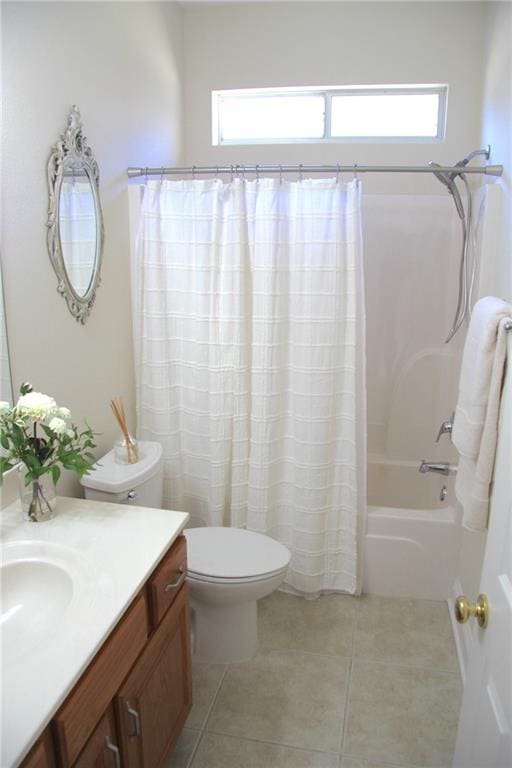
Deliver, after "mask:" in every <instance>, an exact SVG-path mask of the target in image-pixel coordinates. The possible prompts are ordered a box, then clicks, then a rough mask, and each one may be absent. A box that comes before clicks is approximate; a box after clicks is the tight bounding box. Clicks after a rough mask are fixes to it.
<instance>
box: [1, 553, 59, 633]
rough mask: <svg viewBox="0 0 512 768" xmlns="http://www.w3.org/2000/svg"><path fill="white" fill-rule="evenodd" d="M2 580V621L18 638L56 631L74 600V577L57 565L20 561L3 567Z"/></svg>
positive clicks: (35, 561)
mask: <svg viewBox="0 0 512 768" xmlns="http://www.w3.org/2000/svg"><path fill="white" fill-rule="evenodd" d="M0 578H1V603H2V613H1V618H0V621H1V623H2V625H4V626H5V629H4V633H5V632H7V633H10V632H14V633H16V634H17V635H18V637H19V635H20V634H26V633H27V632H28V633H29V634H33V633H34V632H35V631H37V630H44V629H46V628H51V627H53V626H54V624H55V621H58V619H59V617H60V616H62V614H63V612H64V611H65V609H66V607H67V606H68V605H69V604H70V602H71V599H72V597H73V580H72V578H71V576H70V575H69V573H67V572H66V571H65V570H64V568H62V567H60V566H58V565H54V564H53V563H48V562H44V561H37V560H16V561H14V562H11V563H7V564H6V565H2V568H1V571H0ZM6 639H7V637H6V635H5V634H4V640H6Z"/></svg>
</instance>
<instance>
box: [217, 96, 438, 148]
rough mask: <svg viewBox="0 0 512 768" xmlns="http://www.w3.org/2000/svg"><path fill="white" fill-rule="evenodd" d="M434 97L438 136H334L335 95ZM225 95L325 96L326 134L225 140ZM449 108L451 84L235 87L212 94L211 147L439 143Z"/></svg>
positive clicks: (252, 97)
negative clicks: (436, 98) (223, 99)
mask: <svg viewBox="0 0 512 768" xmlns="http://www.w3.org/2000/svg"><path fill="white" fill-rule="evenodd" d="M429 94H430V95H431V94H435V95H437V96H438V98H439V102H438V113H437V134H436V135H435V136H425V135H421V134H420V135H415V136H332V135H331V105H332V99H333V97H334V96H360V95H361V96H363V95H364V96H371V95H379V96H386V95H390V96H401V95H410V96H422V95H429ZM223 96H231V97H232V96H238V97H239V98H241V99H243V98H250V99H254V98H258V97H261V98H269V97H272V96H281V97H282V96H291V97H294V96H322V97H323V99H324V134H323V136H322V137H318V138H277V137H270V138H265V139H261V138H248V139H224V138H223V137H222V125H221V103H222V98H223ZM447 106H448V85H447V84H446V83H436V84H416V85H368V86H365V85H350V86H314V87H308V86H304V87H302V86H301V87H286V88H240V89H238V88H234V89H224V90H216V91H212V112H211V115H212V145H213V146H244V145H251V144H350V143H363V144H368V143H373V144H375V143H378V144H389V143H391V144H398V143H401V144H402V143H404V144H408V143H427V144H428V143H437V142H441V141H443V140H444V138H445V136H446V117H447Z"/></svg>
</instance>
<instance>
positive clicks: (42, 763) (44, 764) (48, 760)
mask: <svg viewBox="0 0 512 768" xmlns="http://www.w3.org/2000/svg"><path fill="white" fill-rule="evenodd" d="M22 768H55V755H54V749H53V740H52V734H51V732H50V729H49V728H47V729H46V730H45V731H43V735H42V736H40V738H39V739H38V740H37V741H36V743H35V744H34V746H33V747H32V749H31V750H30V752H29V753H28V755H27V757H26V758H25V760H24V761H23V763H22Z"/></svg>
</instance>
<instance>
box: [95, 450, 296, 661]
mask: <svg viewBox="0 0 512 768" xmlns="http://www.w3.org/2000/svg"><path fill="white" fill-rule="evenodd" d="M138 446H139V457H140V458H139V461H138V462H137V463H136V464H117V463H116V462H115V461H114V451H113V450H111V451H109V452H108V453H107V454H106V455H105V456H103V458H101V459H100V460H99V461H98V462H97V463H96V464H95V465H94V468H93V471H92V472H91V473H90V474H89V475H85V476H84V477H83V478H82V481H81V482H82V485H83V487H84V491H85V498H86V499H93V500H96V501H109V502H113V503H115V504H130V503H132V504H136V505H140V506H146V507H160V506H161V504H162V447H161V445H160V443H154V442H149V441H141V442H139V443H138ZM184 534H185V536H186V539H187V560H188V575H187V581H188V583H189V587H190V613H191V632H192V649H193V655H194V659H195V660H197V661H204V662H210V663H220V664H227V663H230V662H237V661H248V660H249V659H251V658H252V657H253V656H254V654H255V653H256V649H257V643H258V628H257V601H258V600H260V599H261V598H262V597H266V596H267V595H269V594H270V593H271V592H274V591H275V590H276V589H277V588H278V587H279V586H280V585H281V584H282V583H283V581H284V578H285V575H286V571H287V568H288V565H289V563H290V551H289V550H288V549H287V547H285V546H284V545H283V544H280V543H279V542H277V541H275V540H274V539H271V538H270V537H269V536H265V535H263V534H261V533H254V532H252V531H247V530H245V529H241V528H223V527H204V528H189V529H186V530H185V531H184Z"/></svg>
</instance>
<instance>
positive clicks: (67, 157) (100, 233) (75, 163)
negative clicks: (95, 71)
mask: <svg viewBox="0 0 512 768" xmlns="http://www.w3.org/2000/svg"><path fill="white" fill-rule="evenodd" d="M65 176H67V177H72V178H73V182H74V180H75V176H81V177H84V176H85V177H86V180H87V181H88V183H89V186H90V192H91V194H92V200H93V203H94V211H93V219H94V228H95V229H94V234H93V241H94V242H93V246H92V247H93V249H94V252H93V253H92V264H91V265H90V266H89V269H90V276H88V277H87V282H86V288H85V289H84V291H83V293H82V292H80V291H79V290H78V288H77V285H76V281H75V283H74V282H73V280H72V278H71V275H70V273H69V271H68V269H67V266H66V258H65V253H64V248H63V238H62V227H61V192H62V189H63V182H64V178H65ZM48 189H49V206H48V220H47V227H48V232H47V244H48V253H49V255H50V260H51V263H52V265H53V268H54V270H55V273H56V275H57V278H58V285H57V290H58V292H59V293H60V294H61V295H62V296H63V297H64V298H65V299H66V302H67V305H68V308H69V311H70V312H71V314H72V315H73V317H75V319H76V320H77V321H79V322H80V323H82V324H83V323H85V321H86V320H87V317H88V315H89V313H90V311H91V308H92V305H93V304H94V300H95V298H96V289H97V288H98V286H99V284H100V269H101V259H102V251H103V239H104V229H103V218H102V214H101V204H100V196H99V168H98V164H97V162H96V160H95V159H94V155H93V153H92V150H91V148H90V147H89V146H88V145H87V140H86V138H85V136H84V135H83V133H82V123H81V119H80V110H79V109H78V107H76V106H73V107H72V108H71V111H70V113H69V117H68V124H67V128H66V130H65V132H64V133H63V134H62V135H61V137H60V139H59V141H58V142H57V143H56V144H55V145H54V147H53V148H52V152H51V154H50V159H49V160H48ZM79 268H81V267H80V265H79ZM86 268H87V267H86Z"/></svg>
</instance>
